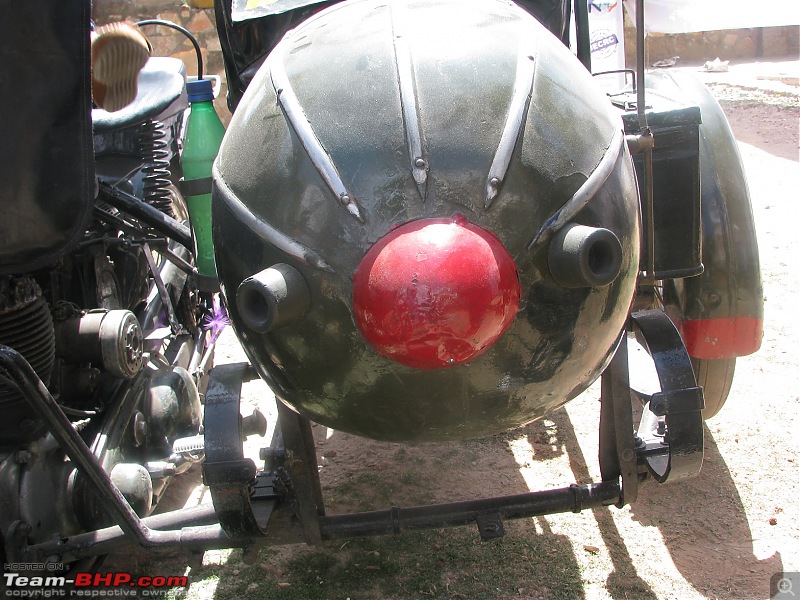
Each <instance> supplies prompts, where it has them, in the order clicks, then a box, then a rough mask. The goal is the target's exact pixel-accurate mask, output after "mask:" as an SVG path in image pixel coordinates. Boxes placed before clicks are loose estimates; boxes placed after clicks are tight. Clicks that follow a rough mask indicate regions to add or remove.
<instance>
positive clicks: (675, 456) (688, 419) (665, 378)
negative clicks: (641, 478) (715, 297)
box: [631, 310, 704, 483]
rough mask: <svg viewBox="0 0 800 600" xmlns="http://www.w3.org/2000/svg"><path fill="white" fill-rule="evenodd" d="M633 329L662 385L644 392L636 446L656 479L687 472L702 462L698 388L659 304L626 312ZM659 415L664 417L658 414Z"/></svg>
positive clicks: (677, 337) (687, 474)
mask: <svg viewBox="0 0 800 600" xmlns="http://www.w3.org/2000/svg"><path fill="white" fill-rule="evenodd" d="M631 323H632V325H633V327H634V331H635V332H636V333H638V334H640V335H639V336H638V337H639V339H640V341H641V342H642V344H643V346H644V347H645V349H646V350H647V351H648V352H649V354H650V356H651V357H652V358H653V362H654V363H655V367H656V372H657V373H658V379H659V382H660V383H661V391H660V392H657V393H655V394H653V395H652V396H649V397H648V396H643V397H642V399H643V400H644V410H643V413H642V419H641V422H640V424H639V429H638V431H637V433H638V435H639V437H640V438H641V440H642V443H641V444H640V445H639V447H638V448H637V453H638V455H639V457H640V458H641V459H642V460H643V462H644V464H645V466H646V467H647V470H648V471H649V472H650V474H652V476H653V477H654V478H655V480H656V481H658V482H659V483H666V482H667V481H674V480H675V479H680V478H682V477H691V476H694V475H696V474H697V473H699V472H700V467H701V466H702V463H703V417H702V414H701V411H702V410H703V408H704V402H703V389H702V388H701V387H698V386H697V382H696V380H695V376H694V371H693V370H692V363H691V361H690V359H689V354H688V353H687V352H686V347H685V346H684V344H683V340H682V339H681V336H680V334H679V333H678V330H677V329H675V325H673V323H672V321H671V320H670V319H669V317H667V315H666V314H665V313H664V312H663V311H660V310H646V311H641V312H636V313H633V314H632V315H631ZM662 417H663V418H662Z"/></svg>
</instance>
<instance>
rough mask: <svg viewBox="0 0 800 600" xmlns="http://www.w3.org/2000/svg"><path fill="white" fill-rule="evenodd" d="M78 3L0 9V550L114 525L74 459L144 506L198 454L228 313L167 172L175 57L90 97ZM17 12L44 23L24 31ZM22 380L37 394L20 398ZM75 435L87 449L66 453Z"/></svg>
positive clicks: (178, 114)
mask: <svg viewBox="0 0 800 600" xmlns="http://www.w3.org/2000/svg"><path fill="white" fill-rule="evenodd" d="M88 10H89V5H88V3H66V4H64V3H57V2H32V3H25V4H24V5H21V4H16V3H4V6H3V11H4V14H5V15H6V17H5V24H4V25H3V36H4V42H3V43H4V53H5V57H4V59H3V76H4V80H6V78H8V79H7V80H8V81H12V82H13V87H14V89H18V90H20V93H19V95H18V97H14V98H12V97H7V99H6V101H4V103H3V109H4V110H3V112H4V115H5V117H4V125H3V130H4V133H5V134H6V135H5V136H4V137H5V138H6V140H8V141H9V143H8V144H7V145H6V148H5V149H4V151H3V153H2V162H3V164H4V165H5V169H4V173H5V175H4V182H3V185H2V187H3V190H2V192H1V196H0V197H1V198H2V205H3V206H4V215H5V218H4V224H3V226H2V236H0V237H1V238H2V242H0V344H1V345H2V346H0V355H2V361H3V362H2V365H3V366H2V370H0V413H1V414H2V417H3V418H2V423H1V424H0V497H1V498H2V500H0V532H2V534H3V536H4V539H5V540H6V543H5V544H3V545H2V546H3V547H5V548H8V547H13V545H14V543H15V542H13V541H12V540H15V539H16V540H19V539H24V540H27V542H29V543H30V542H33V543H37V542H42V541H45V540H48V539H52V537H53V536H54V535H57V536H64V535H66V536H70V535H72V534H75V533H78V532H83V531H92V530H95V529H97V528H101V527H105V526H108V525H110V524H112V523H113V522H114V521H113V517H112V515H110V514H109V513H108V511H107V510H105V508H104V507H103V500H102V499H100V498H98V494H97V492H96V491H95V489H94V487H93V483H92V481H91V479H92V478H91V476H88V477H87V475H86V474H85V473H82V472H81V469H80V466H79V465H81V462H80V461H81V460H83V461H84V462H86V461H89V462H91V464H92V465H93V468H94V469H95V471H96V473H100V474H101V476H102V477H103V478H104V479H107V480H108V481H110V482H113V485H114V487H115V488H116V490H118V494H117V497H118V498H124V499H125V502H126V503H127V504H128V505H129V506H130V507H132V509H133V511H135V513H136V514H137V515H138V516H142V517H144V516H147V515H148V514H150V512H152V510H154V509H155V507H156V506H157V505H158V503H159V501H160V500H161V498H162V497H163V496H164V493H165V491H166V490H167V488H168V487H169V484H170V482H171V481H173V479H174V478H175V477H176V476H177V475H179V474H181V473H184V472H185V471H187V470H188V469H189V468H190V467H191V466H192V465H193V464H196V463H198V462H199V461H200V460H202V457H203V444H202V427H201V426H202V396H203V394H204V392H205V386H206V384H207V379H208V372H209V370H210V369H211V366H212V364H213V355H214V344H215V340H214V338H215V337H216V335H218V333H217V332H216V331H214V332H212V331H210V330H209V329H210V327H209V326H208V322H209V321H210V320H213V319H214V318H215V315H216V319H217V321H215V322H216V323H217V324H218V325H219V320H220V319H223V320H224V315H223V314H222V313H221V312H220V308H219V306H218V301H217V300H216V294H215V292H214V291H213V289H214V284H215V282H214V281H209V278H208V277H203V276H202V275H200V274H199V273H198V272H197V269H196V268H195V267H194V251H195V250H194V245H193V244H194V242H193V234H192V229H191V227H190V220H189V214H188V211H187V206H186V201H185V199H184V197H183V195H182V194H181V192H180V191H179V190H178V187H177V184H178V183H179V180H180V177H181V162H180V147H179V141H180V139H181V133H182V128H183V125H184V120H185V119H184V115H185V113H186V111H187V108H188V107H189V102H188V100H187V91H186V68H185V66H184V64H183V63H182V62H181V61H179V60H176V59H171V58H159V57H153V58H150V59H149V61H148V62H147V64H146V65H145V66H144V67H143V69H142V71H141V73H140V76H139V84H138V94H137V96H136V98H135V100H134V101H133V102H132V103H131V104H129V105H128V106H126V107H125V108H123V109H122V110H119V111H116V112H107V111H105V110H102V109H97V108H95V109H92V108H91V107H92V103H91V93H90V90H89V69H90V66H89V64H88V62H87V61H88V56H89V52H88V43H89V26H90V18H89V13H88ZM152 23H155V22H143V23H142V24H141V25H142V26H144V25H147V24H152ZM157 23H158V24H160V25H166V26H171V24H169V23H163V22H157ZM22 24H27V25H28V26H30V27H32V28H34V29H35V30H36V31H37V35H36V37H35V43H34V44H31V42H30V32H29V31H27V30H26V28H25V27H20V25H22ZM184 32H185V30H184ZM185 33H186V34H188V35H191V34H189V33H188V32H185ZM195 45H196V42H195ZM13 53H18V55H17V54H13ZM53 57H55V58H53ZM201 71H202V69H201ZM201 76H202V72H201ZM215 302H216V304H215ZM215 310H216V313H215V312H214V311H215ZM217 328H218V327H217ZM26 386H27V387H26ZM29 386H34V387H35V388H36V389H37V397H38V398H39V399H40V401H41V404H38V405H37V406H33V405H31V404H30V403H29V401H26V393H27V392H26V390H29V389H30V387H29ZM55 420H57V423H58V424H56V422H55ZM76 447H80V448H81V450H82V455H81V457H82V458H81V459H77V460H76V459H74V458H73V459H72V460H69V459H68V458H67V456H68V455H69V454H70V450H71V449H74V448H76ZM43 499H47V501H43ZM9 554H11V552H10V553H9ZM3 555H4V556H3V558H4V561H3V562H5V550H3ZM89 562H90V563H91V562H92V560H90V561H89Z"/></svg>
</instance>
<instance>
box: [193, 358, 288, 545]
mask: <svg viewBox="0 0 800 600" xmlns="http://www.w3.org/2000/svg"><path fill="white" fill-rule="evenodd" d="M249 368H250V365H249V364H247V363H234V364H229V365H219V366H217V367H215V368H214V369H212V371H211V376H210V379H209V382H208V390H207V391H206V406H205V417H204V421H205V452H206V459H205V462H204V463H203V483H205V484H206V485H208V487H209V488H210V490H211V499H212V501H213V502H214V510H215V511H216V513H217V516H218V517H219V523H220V525H221V526H222V529H223V530H224V531H225V533H226V534H228V535H229V536H230V537H232V538H237V537H252V536H262V535H264V534H265V532H266V527H267V522H268V520H269V518H270V516H271V515H272V509H273V508H274V505H275V503H277V501H278V499H279V498H280V495H279V494H276V493H265V491H266V488H270V489H272V490H274V489H275V488H274V485H272V487H270V485H271V484H268V485H265V484H264V482H265V478H269V477H271V475H270V474H266V473H256V465H255V463H254V462H253V461H252V460H250V459H249V458H244V456H243V454H242V443H243V441H244V440H243V437H244V436H243V433H242V419H241V415H240V414H239V401H240V399H241V394H242V380H243V379H245V376H246V375H247V373H248V370H249ZM253 500H257V501H258V502H259V504H269V506H260V507H259V509H260V510H259V511H258V512H259V516H258V517H256V513H255V512H254V510H253V504H252V501H253Z"/></svg>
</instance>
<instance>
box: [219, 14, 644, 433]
mask: <svg viewBox="0 0 800 600" xmlns="http://www.w3.org/2000/svg"><path fill="white" fill-rule="evenodd" d="M214 179H215V192H214V193H215V207H214V215H213V220H214V238H215V246H216V255H217V267H218V272H219V274H220V280H221V287H222V290H223V294H224V295H225V297H226V299H227V305H228V307H229V310H230V315H231V319H232V322H233V325H234V327H235V328H236V330H237V333H238V335H239V338H240V340H241V341H242V343H243V345H244V347H245V349H246V352H247V353H248V356H249V358H250V360H251V361H252V363H253V364H254V365H255V366H256V367H257V369H258V370H259V371H260V373H261V375H262V377H264V378H265V379H266V380H267V381H268V382H269V383H270V384H271V386H272V387H273V389H274V390H275V391H276V394H277V395H278V396H280V397H281V399H282V400H284V401H285V402H286V403H288V404H290V405H291V406H293V407H294V408H295V409H297V410H298V411H299V412H300V413H301V414H303V415H304V416H307V417H309V418H310V419H312V420H314V421H316V422H319V423H322V424H325V425H328V426H330V427H333V428H335V429H339V430H343V431H347V432H350V433H354V434H358V435H362V436H366V437H371V438H376V439H382V440H392V441H425V440H442V439H459V438H469V437H475V436H481V435H486V434H491V433H495V432H499V431H503V430H506V429H508V428H510V427H514V426H517V425H521V424H523V423H527V422H529V421H532V420H534V419H537V418H539V417H542V416H543V415H545V414H547V413H548V412H549V411H552V410H553V409H555V408H556V407H558V406H560V405H561V404H563V403H564V402H566V401H567V400H569V399H571V398H573V397H575V396H576V395H577V394H579V393H580V392H581V391H583V390H584V389H585V388H586V387H587V386H588V385H589V384H590V383H591V382H592V381H594V380H595V379H596V378H597V376H598V375H599V374H600V372H601V370H602V369H603V367H604V366H605V365H606V364H607V362H608V360H609V359H610V356H611V355H612V353H613V351H614V350H615V348H616V344H617V343H618V341H619V339H620V335H621V332H622V330H623V327H624V324H625V322H626V319H627V317H628V312H629V309H630V306H631V302H632V299H633V295H634V290H635V282H636V276H637V271H638V263H639V254H638V252H639V250H638V248H639V225H638V223H639V208H638V192H637V185H636V178H635V175H634V171H633V167H632V162H631V159H630V156H629V154H628V149H627V147H626V145H625V143H624V136H623V134H622V126H621V122H620V119H619V116H618V115H617V114H614V113H613V112H612V109H611V106H610V103H609V102H608V99H607V98H606V97H605V96H604V95H603V94H602V92H601V91H599V89H598V87H597V86H596V85H595V84H594V83H593V82H592V79H591V76H590V75H589V74H588V73H587V72H586V71H585V69H584V68H583V66H582V65H581V64H580V63H579V62H578V61H577V60H576V59H575V57H574V56H573V55H572V54H571V53H570V52H569V51H568V50H567V49H566V48H565V47H564V46H563V45H562V44H561V43H560V42H559V40H557V39H556V38H555V37H554V36H552V34H551V33H550V32H548V31H547V30H546V29H545V28H544V27H542V26H541V25H540V24H539V23H538V22H537V21H536V20H535V19H534V18H533V17H531V16H530V15H529V14H528V13H526V12H525V11H523V10H522V9H520V8H519V7H517V6H516V5H514V4H513V3H510V2H504V1H501V0H492V1H483V0H481V1H466V2H465V1H458V2H456V1H454V0H437V1H434V2H409V3H383V2H376V1H375V0H357V1H352V2H346V3H343V4H340V5H337V6H335V7H333V8H331V9H328V10H326V11H324V12H322V13H320V14H318V15H317V16H315V17H313V18H311V19H309V20H308V21H306V22H304V23H303V24H302V25H300V26H299V27H298V28H296V29H295V30H294V31H292V32H291V33H290V34H288V35H287V36H286V37H285V38H284V39H283V40H282V41H281V43H280V44H278V46H277V47H276V48H275V49H274V50H273V51H272V52H271V53H270V55H269V56H268V58H267V59H266V61H265V63H264V65H263V66H262V68H261V70H260V71H259V73H258V74H257V76H256V77H255V79H254V80H253V81H252V83H251V84H250V86H249V88H248V90H247V92H246V93H245V95H244V97H243V98H242V101H241V103H240V105H239V107H238V109H237V112H236V113H235V115H234V118H233V120H232V122H231V124H230V127H229V130H228V133H227V135H226V138H225V140H224V143H223V146H222V148H221V151H220V155H219V158H218V161H217V164H216V169H215V178H214Z"/></svg>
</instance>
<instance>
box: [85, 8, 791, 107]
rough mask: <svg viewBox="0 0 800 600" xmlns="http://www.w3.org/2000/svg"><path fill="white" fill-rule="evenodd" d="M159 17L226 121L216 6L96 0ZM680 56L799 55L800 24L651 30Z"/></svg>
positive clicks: (137, 16)
mask: <svg viewBox="0 0 800 600" xmlns="http://www.w3.org/2000/svg"><path fill="white" fill-rule="evenodd" d="M151 18H159V19H165V20H168V21H173V22H174V23H177V24H178V25H182V26H183V27H185V28H187V29H188V30H189V31H191V32H192V34H193V35H194V36H195V37H196V38H197V39H198V41H199V42H200V45H201V47H202V53H203V60H204V62H205V64H206V67H205V70H206V73H207V74H215V75H220V76H221V77H222V80H223V89H222V93H221V94H220V98H218V99H217V103H216V105H217V110H218V112H219V113H220V116H222V117H223V120H226V121H227V119H228V118H229V114H228V111H227V106H226V105H225V101H224V95H225V91H226V90H225V87H224V80H225V78H224V66H223V62H222V50H221V48H220V45H219V39H218V38H217V33H216V29H215V26H214V11H213V9H201V8H191V7H190V6H189V5H187V4H185V3H183V2H181V0H94V19H95V22H96V23H97V24H98V25H102V24H104V23H108V22H112V21H140V20H143V19H151ZM144 31H145V33H146V35H147V36H148V38H150V41H151V42H152V44H153V50H154V53H155V54H156V55H157V56H173V57H176V58H180V59H181V60H183V61H184V63H186V69H187V72H188V73H189V74H190V75H195V74H196V73H197V60H196V58H195V52H194V49H193V47H192V45H191V43H190V42H189V41H188V40H187V39H186V37H185V36H183V35H181V34H180V33H178V32H176V31H174V30H172V29H169V28H166V27H159V26H148V27H146V28H144ZM635 47H636V46H635V31H634V28H633V25H632V23H631V22H630V19H629V18H628V17H627V16H626V23H625V50H626V60H627V62H628V65H629V66H631V67H633V66H634V65H635V56H636V54H635ZM673 56H679V57H680V58H681V61H682V62H689V61H700V62H702V61H706V60H713V59H715V58H717V57H719V58H721V59H722V60H729V59H755V60H760V59H764V58H768V57H785V56H793V57H795V58H798V57H800V27H797V26H792V27H767V28H757V29H734V30H722V31H706V32H700V33H687V34H650V35H649V36H648V37H647V62H648V65H650V64H652V63H653V62H655V61H657V60H661V59H665V58H670V57H673Z"/></svg>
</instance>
